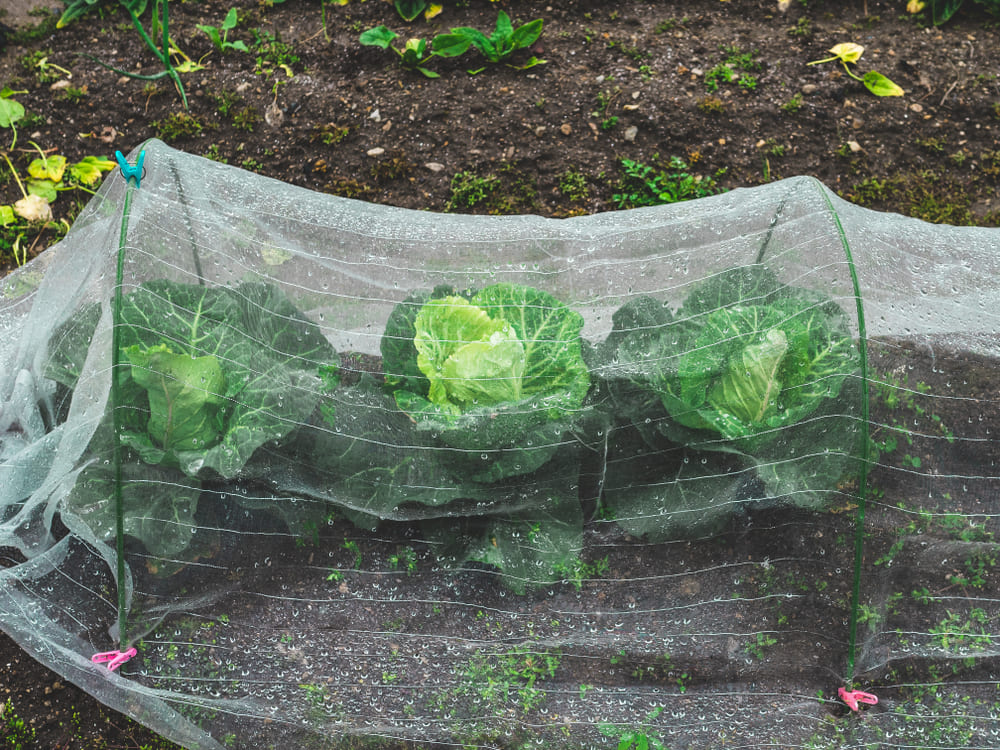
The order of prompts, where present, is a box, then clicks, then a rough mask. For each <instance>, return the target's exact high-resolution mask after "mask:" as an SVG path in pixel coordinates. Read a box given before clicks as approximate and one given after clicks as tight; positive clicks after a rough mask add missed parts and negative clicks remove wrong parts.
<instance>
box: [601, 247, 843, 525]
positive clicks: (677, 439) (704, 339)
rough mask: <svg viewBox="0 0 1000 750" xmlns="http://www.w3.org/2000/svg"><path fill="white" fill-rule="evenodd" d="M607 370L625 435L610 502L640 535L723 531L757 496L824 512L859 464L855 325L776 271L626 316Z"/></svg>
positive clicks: (614, 457)
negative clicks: (638, 440) (629, 433)
mask: <svg viewBox="0 0 1000 750" xmlns="http://www.w3.org/2000/svg"><path fill="white" fill-rule="evenodd" d="M597 369H598V371H599V372H600V373H601V375H602V376H603V378H604V379H606V380H607V381H608V385H609V389H608V390H609V391H610V393H611V394H612V405H613V410H614V413H615V415H616V416H617V417H618V419H619V428H621V429H624V428H628V429H631V430H633V431H635V432H637V433H639V434H640V435H641V436H642V438H643V443H644V447H643V448H642V449H641V450H636V449H635V448H634V441H632V442H630V441H628V440H619V441H618V442H619V443H620V444H622V445H629V446H631V447H630V448H629V449H628V450H622V451H618V452H616V451H615V450H614V445H613V446H612V451H611V456H610V458H609V466H608V477H607V482H606V486H605V493H606V499H607V500H608V502H609V504H610V505H611V506H613V507H614V509H615V512H616V513H618V515H619V518H620V519H624V523H623V525H624V526H625V527H626V528H627V529H628V530H629V531H630V532H632V533H637V534H643V533H644V534H647V535H649V536H652V537H659V538H668V537H672V536H677V535H683V533H704V532H707V531H712V530H717V529H718V528H719V527H720V525H721V524H722V523H724V521H725V520H726V519H727V518H729V517H731V516H732V515H733V513H734V512H736V511H738V510H740V509H741V508H742V506H744V505H745V503H746V501H748V500H757V501H761V500H764V501H767V502H770V503H772V504H773V503H774V502H775V501H778V500H779V499H780V500H781V501H782V502H783V503H785V504H791V505H795V506H799V507H803V508H810V509H815V508H819V507H822V506H823V505H824V504H825V503H826V502H828V501H829V499H830V496H831V493H832V492H833V491H834V488H835V487H836V486H837V485H838V483H839V482H840V481H841V480H843V479H845V478H847V477H848V476H849V475H850V473H851V472H852V471H856V470H857V467H858V463H857V462H858V459H859V456H860V453H861V443H860V430H859V425H860V415H859V414H857V413H856V412H857V408H858V407H859V405H860V403H861V399H860V383H861V379H860V377H857V375H858V371H859V356H858V351H857V347H856V344H855V342H854V339H853V337H852V335H851V332H850V327H849V318H848V316H847V315H846V314H845V313H844V311H843V310H842V309H841V308H840V307H839V306H838V305H837V304H836V303H835V302H833V301H832V300H830V299H829V298H827V297H825V296H824V295H822V294H820V293H818V292H814V291H810V290H806V289H800V288H794V287H789V286H785V285H782V284H780V283H779V282H778V281H777V279H776V278H775V277H774V275H773V274H772V273H771V272H770V271H769V270H768V269H766V268H765V267H764V266H760V265H756V266H749V267H744V268H735V269H730V270H728V271H725V272H723V273H721V274H719V275H717V276H714V277H712V278H710V279H707V280H705V281H704V282H702V283H701V284H699V285H698V286H697V287H695V288H694V289H693V290H692V292H691V294H690V295H689V297H688V298H687V299H686V300H685V301H684V303H683V304H682V305H681V306H680V308H679V309H678V310H677V312H676V313H672V312H671V311H670V310H669V309H668V308H667V307H666V306H664V305H663V304H661V303H659V302H657V301H656V300H653V299H651V298H645V297H644V298H640V299H637V300H633V301H632V302H630V303H629V304H628V305H626V306H625V307H623V308H622V309H620V310H619V311H618V312H617V313H616V314H615V316H614V328H613V331H612V333H611V334H610V335H609V337H608V340H607V342H606V343H605V344H604V346H603V348H602V354H601V364H600V365H599V366H598V368H597Z"/></svg>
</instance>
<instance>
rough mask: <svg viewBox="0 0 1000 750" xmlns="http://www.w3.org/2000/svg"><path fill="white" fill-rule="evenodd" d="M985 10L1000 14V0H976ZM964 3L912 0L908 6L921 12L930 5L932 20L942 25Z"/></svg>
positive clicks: (958, 0) (949, 0)
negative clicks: (917, 0) (918, 0)
mask: <svg viewBox="0 0 1000 750" xmlns="http://www.w3.org/2000/svg"><path fill="white" fill-rule="evenodd" d="M975 2H976V3H977V4H978V5H981V6H982V7H983V9H984V10H985V11H987V12H988V13H992V14H993V15H995V16H1000V0H975ZM963 4H964V0H926V1H925V2H911V3H910V5H909V6H908V7H909V8H910V10H911V11H912V12H920V11H921V10H923V9H924V8H925V7H927V6H928V5H929V6H930V10H931V20H932V21H933V23H934V25H935V26H940V25H941V24H943V23H947V22H948V21H949V20H951V17H952V16H954V15H955V14H956V13H957V12H958V11H959V10H960V9H961V7H962V5H963Z"/></svg>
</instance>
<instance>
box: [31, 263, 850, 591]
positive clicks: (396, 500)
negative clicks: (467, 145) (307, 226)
mask: <svg viewBox="0 0 1000 750" xmlns="http://www.w3.org/2000/svg"><path fill="white" fill-rule="evenodd" d="M98 317H99V310H98V308H97V307H96V306H94V307H91V308H85V309H84V310H83V311H81V313H80V314H78V315H77V316H76V317H74V318H72V319H71V320H69V321H67V322H66V323H65V324H64V325H63V326H62V327H61V328H60V329H59V330H58V331H57V332H56V335H55V336H53V339H52V342H51V345H50V355H49V362H48V367H47V375H48V377H50V378H51V379H53V380H55V381H56V382H57V383H59V384H61V386H62V389H61V390H62V393H63V394H64V395H65V396H66V402H67V404H68V402H69V399H70V397H71V395H72V392H73V389H75V388H76V387H77V383H78V380H79V378H80V376H81V374H82V373H83V368H84V362H85V361H86V359H87V354H88V348H89V345H90V341H91V339H92V337H93V335H94V332H95V330H96V328H97V324H98ZM583 323H584V321H583V318H582V316H581V315H580V314H579V313H578V312H576V311H574V310H572V309H571V308H570V307H568V306H567V305H565V304H564V303H563V302H561V301H559V300H558V299H556V298H555V297H553V296H552V295H551V294H549V293H547V292H545V291H542V290H539V289H534V288H531V287H526V286H519V285H515V284H508V283H501V284H493V285H491V286H487V287H485V288H483V289H479V290H456V289H452V288H445V287H439V288H436V289H433V290H425V291H418V292H415V293H413V294H411V295H410V296H409V297H408V298H407V299H406V300H404V301H403V302H401V303H399V304H398V305H397V306H396V307H395V309H394V310H393V312H392V314H391V315H390V316H389V319H388V321H387V323H386V326H385V330H384V333H383V336H382V340H381V361H380V363H377V364H376V365H375V366H369V367H368V368H358V367H356V366H355V364H354V363H356V362H357V361H358V359H359V358H358V357H357V355H354V354H351V353H344V355H343V362H342V360H341V357H340V356H339V355H338V353H337V352H335V351H334V349H333V347H332V346H331V345H330V343H329V342H328V341H327V339H326V338H325V337H324V336H323V335H322V332H321V331H320V329H319V328H318V327H317V326H316V325H315V324H314V323H313V322H312V321H310V320H309V319H308V318H307V317H306V316H305V315H304V314H302V313H301V312H300V311H298V310H297V309H296V308H295V307H294V306H293V305H292V303H291V302H290V301H289V300H288V299H287V298H286V297H285V295H284V294H283V293H282V292H281V291H280V290H279V289H278V288H277V287H275V286H273V285H270V284H267V283H261V282H249V283H243V284H240V285H238V286H235V287H208V286H200V285H184V284H179V283H176V282H172V281H168V280H156V281H150V282H147V283H145V284H143V285H142V286H140V287H139V288H137V289H136V290H135V291H134V292H132V293H130V294H128V295H127V296H126V297H124V299H123V300H122V305H121V316H120V319H119V330H118V341H119V351H118V360H119V367H118V369H117V371H116V373H117V374H116V378H117V381H116V383H115V386H116V389H117V398H116V400H117V403H118V405H119V407H121V408H120V409H119V414H118V417H117V422H118V430H119V435H120V438H119V439H120V442H121V445H122V446H123V450H124V462H123V466H122V476H123V478H124V480H125V481H124V482H123V483H122V484H121V485H120V487H119V488H118V491H119V492H120V494H121V496H122V497H123V502H124V507H125V509H126V513H125V531H126V534H128V535H129V536H131V537H134V538H136V539H137V540H138V541H140V542H141V543H142V544H143V545H144V546H145V548H146V550H147V551H148V552H149V553H150V555H151V556H153V557H154V558H155V557H160V558H171V559H179V558H181V559H182V558H184V557H185V556H190V555H194V554H201V553H203V550H198V549H195V547H197V546H198V545H199V544H200V545H202V546H203V547H206V548H210V547H211V546H212V540H211V539H207V540H206V539H205V534H208V532H207V531H206V532H205V533H201V531H200V529H199V526H200V520H199V501H200V500H201V498H202V495H203V493H204V492H206V491H209V490H215V491H218V489H219V488H220V487H222V488H226V487H237V486H243V487H246V486H248V485H251V486H255V487H258V488H259V487H268V488H270V489H271V490H272V492H273V497H282V496H284V497H287V496H288V494H289V493H291V494H294V495H295V496H297V497H299V498H302V499H303V500H305V501H306V502H296V503H290V502H280V501H278V502H273V501H270V502H269V501H268V499H267V498H266V497H265V495H266V493H264V494H263V495H262V494H261V493H260V492H256V493H249V495H248V496H247V497H245V498H244V499H243V500H241V502H243V503H244V504H247V505H251V506H253V505H255V504H256V505H257V506H259V507H263V508H267V509H268V510H269V511H270V512H272V513H273V514H276V515H279V516H281V517H283V519H284V521H285V522H287V523H288V525H289V527H290V528H291V529H292V530H293V531H297V530H301V529H303V528H305V527H306V526H307V525H308V524H310V523H315V522H316V520H317V518H321V517H322V516H324V515H326V514H328V513H329V511H330V505H331V504H332V505H333V506H335V507H336V508H337V509H338V512H340V513H342V514H344V515H346V516H347V517H348V518H350V519H351V520H352V521H353V522H354V523H356V524H357V525H359V526H362V527H365V528H373V527H374V526H376V525H377V524H378V523H380V522H382V521H384V520H399V521H407V522H411V523H420V524H422V525H424V529H423V531H424V533H425V534H426V535H428V537H429V538H434V537H435V535H437V538H438V539H439V540H440V546H439V547H438V549H440V550H441V555H440V556H441V557H442V559H452V560H454V561H456V562H457V563H465V562H468V561H478V562H480V563H483V564H486V565H489V566H492V567H494V568H498V569H500V570H501V571H502V572H503V574H504V578H505V581H506V582H507V583H508V584H509V585H510V586H511V587H512V588H514V589H515V590H521V589H523V588H524V587H525V586H527V585H530V584H534V583H541V582H546V581H551V580H558V579H559V578H561V577H563V574H564V573H565V571H567V570H572V569H573V566H574V565H575V564H576V563H577V561H578V559H579V555H580V551H581V547H582V538H583V537H582V535H583V525H584V522H585V520H586V518H585V512H586V513H588V514H595V513H598V514H600V516H601V517H602V518H605V519H607V518H613V519H614V520H615V521H616V522H617V523H618V524H619V525H620V526H621V527H622V528H623V529H625V530H626V531H627V532H628V533H630V534H633V535H644V536H645V537H647V538H648V539H650V540H653V541H656V540H663V539H670V538H677V537H683V536H692V535H701V534H708V533H713V532H715V531H718V530H719V529H722V528H724V527H725V525H726V524H727V523H731V522H732V521H733V519H735V518H738V517H739V516H740V515H741V514H742V513H745V512H747V509H748V508H749V507H750V506H751V505H753V504H756V505H776V506H782V507H787V508H789V509H791V508H793V507H799V508H806V509H810V510H816V509H820V508H822V507H823V506H824V505H825V504H827V503H829V502H830V501H831V499H832V497H834V496H835V495H836V488H837V487H838V486H840V485H842V484H843V483H844V481H845V480H847V479H849V478H850V477H851V475H852V474H853V473H856V472H857V471H858V469H859V460H860V459H859V455H860V453H861V450H860V448H861V434H862V430H861V422H860V417H859V413H858V411H859V404H860V400H861V399H860V387H861V386H860V383H861V380H860V378H859V377H858V369H859V360H858V354H857V345H856V342H855V340H854V337H853V336H852V333H851V325H850V320H849V318H848V316H847V315H845V313H844V312H843V311H842V310H841V308H840V307H839V306H838V305H837V304H836V303H835V302H833V301H832V300H830V299H828V298H827V297H825V296H824V295H822V294H821V293H818V292H815V291H810V290H806V289H801V288H795V287H790V286H787V285H784V284H781V283H779V282H778V280H777V279H776V277H775V276H774V274H773V273H772V272H771V271H770V270H768V269H767V268H766V267H764V266H761V265H756V266H749V267H743V268H735V269H730V270H728V271H725V272H723V273H721V274H718V275H716V276H713V277H711V278H709V279H706V280H704V281H702V282H700V283H699V284H697V285H694V286H693V287H692V291H691V292H690V294H689V295H688V297H687V298H686V299H685V300H684V302H683V303H682V304H681V305H680V306H679V308H677V309H676V310H672V309H671V308H670V307H669V306H667V305H666V304H664V303H663V302H661V301H659V300H656V299H653V298H651V297H638V298H634V299H632V300H631V301H629V302H628V303H627V304H625V305H624V306H623V307H622V308H620V309H619V310H618V311H617V312H616V313H615V315H614V317H613V328H612V331H611V333H610V334H609V335H608V336H607V338H606V339H605V340H604V341H602V342H600V343H598V344H592V343H590V342H588V341H586V340H584V339H583V338H582V337H581V331H582V329H583ZM365 369H367V371H364V370H365ZM113 434H114V433H113V430H112V417H111V410H110V409H109V410H108V415H107V416H106V418H105V422H104V424H103V425H102V427H101V428H99V429H98V430H97V432H96V434H95V436H94V439H93V441H92V443H91V446H90V448H89V456H91V457H96V458H100V457H102V456H103V457H106V456H107V455H109V454H110V453H111V451H112V449H113V447H114V446H113V440H114V437H113ZM114 483H115V475H114V472H113V471H112V469H111V467H110V466H109V465H108V464H107V463H106V462H104V461H101V460H93V461H90V462H89V463H88V464H87V465H86V466H85V468H84V469H83V471H82V472H81V473H80V475H79V479H78V480H77V483H76V486H75V487H74V489H73V491H72V493H71V494H70V497H69V498H68V500H67V503H66V510H67V511H69V512H68V514H67V515H68V517H69V518H70V519H71V520H70V521H69V523H70V525H71V527H73V528H74V530H76V531H78V532H79V533H83V534H84V535H85V536H88V537H89V538H91V539H92V540H94V541H97V542H100V541H103V540H106V539H108V538H110V536H111V535H113V529H114V523H113V519H114V513H113V498H114V497H115V487H114ZM292 488H294V489H292ZM235 494H236V496H237V497H238V498H239V497H244V496H243V494H241V493H239V492H237V493H235ZM249 496H255V497H258V498H259V499H258V500H256V501H254V500H250V499H249ZM74 524H75V525H74ZM209 525H210V524H209ZM195 529H199V533H192V532H193V531H194V530H195ZM209 536H210V534H209Z"/></svg>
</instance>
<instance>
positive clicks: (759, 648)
mask: <svg viewBox="0 0 1000 750" xmlns="http://www.w3.org/2000/svg"><path fill="white" fill-rule="evenodd" d="M776 645H778V639H777V638H775V637H774V636H772V635H770V634H768V633H757V635H756V636H755V637H754V638H753V639H752V640H751V641H750V643H748V644H747V645H746V648H745V650H746V652H747V653H748V654H750V655H751V656H753V657H755V658H756V659H757V660H758V661H764V656H765V652H766V650H767V649H769V648H771V647H772V646H776Z"/></svg>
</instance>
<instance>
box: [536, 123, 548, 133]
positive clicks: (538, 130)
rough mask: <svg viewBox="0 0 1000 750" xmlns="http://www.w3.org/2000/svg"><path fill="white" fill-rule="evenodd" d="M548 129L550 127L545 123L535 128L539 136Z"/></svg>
mask: <svg viewBox="0 0 1000 750" xmlns="http://www.w3.org/2000/svg"><path fill="white" fill-rule="evenodd" d="M546 130H548V128H546V127H545V126H544V125H539V126H538V127H537V128H535V135H537V136H542V135H545V131H546Z"/></svg>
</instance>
